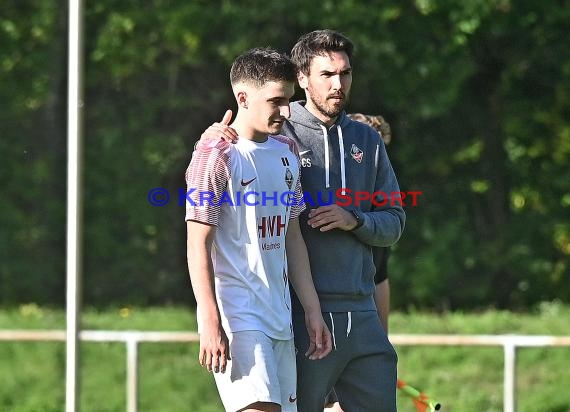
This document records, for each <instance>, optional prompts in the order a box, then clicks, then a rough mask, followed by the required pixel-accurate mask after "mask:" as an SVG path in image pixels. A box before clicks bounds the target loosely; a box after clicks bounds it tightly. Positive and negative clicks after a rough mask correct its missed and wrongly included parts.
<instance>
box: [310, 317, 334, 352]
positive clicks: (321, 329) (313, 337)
mask: <svg viewBox="0 0 570 412" xmlns="http://www.w3.org/2000/svg"><path fill="white" fill-rule="evenodd" d="M305 324H306V325H307V332H308V333H309V342H310V343H309V348H308V349H307V352H305V356H307V357H308V358H309V359H311V360H316V359H322V358H324V357H325V356H327V355H328V354H329V353H330V352H331V350H332V337H331V333H330V331H329V328H328V327H327V325H326V323H325V321H324V320H323V315H322V313H321V312H320V311H315V312H314V313H307V312H305Z"/></svg>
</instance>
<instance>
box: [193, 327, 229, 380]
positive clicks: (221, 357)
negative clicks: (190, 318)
mask: <svg viewBox="0 0 570 412" xmlns="http://www.w3.org/2000/svg"><path fill="white" fill-rule="evenodd" d="M228 359H230V344H229V341H228V337H227V336H226V332H224V329H222V326H221V325H220V324H219V322H206V323H204V328H203V331H202V332H201V333H200V354H199V355H198V361H199V362H200V365H201V366H202V367H204V368H206V369H207V370H208V372H212V371H214V372H216V373H217V372H222V373H224V372H225V371H226V366H227V362H228Z"/></svg>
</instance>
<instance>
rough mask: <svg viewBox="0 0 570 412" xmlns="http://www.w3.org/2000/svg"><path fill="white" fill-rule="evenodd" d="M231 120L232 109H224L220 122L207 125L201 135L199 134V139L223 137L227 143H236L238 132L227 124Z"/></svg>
mask: <svg viewBox="0 0 570 412" xmlns="http://www.w3.org/2000/svg"><path fill="white" fill-rule="evenodd" d="M231 120H232V111H231V110H226V114H224V117H223V118H222V121H221V122H220V123H214V124H212V125H211V126H210V127H208V128H207V129H206V130H205V131H204V133H202V136H200V141H205V140H208V139H223V140H225V141H226V142H228V143H237V141H238V134H237V132H236V131H235V129H234V128H232V127H230V126H228V125H229V124H230V121H231Z"/></svg>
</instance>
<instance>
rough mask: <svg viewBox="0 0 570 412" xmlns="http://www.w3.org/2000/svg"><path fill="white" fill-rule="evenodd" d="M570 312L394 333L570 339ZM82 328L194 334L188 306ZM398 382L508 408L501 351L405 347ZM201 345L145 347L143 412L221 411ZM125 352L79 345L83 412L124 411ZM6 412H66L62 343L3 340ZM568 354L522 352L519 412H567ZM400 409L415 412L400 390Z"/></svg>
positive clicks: (117, 314)
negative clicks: (202, 365)
mask: <svg viewBox="0 0 570 412" xmlns="http://www.w3.org/2000/svg"><path fill="white" fill-rule="evenodd" d="M568 319H570V306H563V305H560V304H544V305H543V306H541V307H540V308H539V309H538V310H537V311H535V312H533V313H511V312H498V311H488V312H482V313H475V314H469V313H448V314H444V315H438V314H430V313H410V314H402V313H394V314H392V316H391V320H390V328H391V333H394V334H396V333H434V334H435V333H437V334H440V333H445V334H528V335H568V334H569V330H568V326H567V324H568ZM81 323H82V328H83V329H99V330H129V329H130V330H146V331H151V330H167V331H187V330H194V329H195V317H194V314H193V313H192V312H191V311H189V310H187V309H184V308H144V309H143V308H134V309H133V308H115V309H108V310H105V311H96V310H92V309H86V310H85V311H84V312H83V314H82V322H81ZM64 327H65V313H64V312H63V311H61V310H52V309H48V308H39V307H37V306H35V305H33V304H31V305H23V306H21V307H19V308H12V309H4V310H0V329H63V328H64ZM396 349H397V351H398V356H399V376H400V377H401V378H402V379H404V380H405V381H406V382H408V383H409V384H410V385H412V386H414V387H415V388H417V389H419V390H422V391H424V392H426V393H427V394H428V395H431V396H432V397H433V398H435V399H437V400H438V401H440V402H441V403H442V404H443V408H442V411H456V412H470V411H473V412H475V411H477V412H480V411H486V412H492V411H501V410H502V394H503V386H502V382H503V351H502V348H501V347H473V346H468V347H467V346H465V347H447V346H441V347H428V346H424V347H422V346H399V347H397V348H396ZM197 351H198V346H197V344H171V343H163V344H156V343H142V344H140V347H139V411H141V412H163V411H164V412H167V411H168V412H177V411H192V412H194V411H196V412H216V411H221V410H222V407H221V403H220V401H219V399H218V394H217V391H216V388H215V385H214V382H213V379H212V377H211V375H209V374H207V373H205V372H204V370H203V369H202V368H200V367H199V365H198V363H197V357H198V352H197ZM125 355H126V349H125V345H124V344H122V343H82V344H81V360H82V368H81V389H82V391H81V410H82V412H91V411H92V412H105V411H124V410H125V404H126V396H125V391H126V388H125V379H126V372H125V363H126V359H125ZM0 365H1V366H0V411H10V412H12V411H13V412H51V411H54V412H55V411H57V412H60V411H62V410H64V406H63V405H64V402H65V388H64V380H65V346H64V344H63V343H22V342H19V343H7V342H0ZM568 387H570V348H568V347H564V348H519V349H518V351H517V393H518V397H517V404H518V411H519V412H536V411H541V412H565V411H569V410H570V395H568V392H567V388H568ZM398 394H399V395H398V403H399V411H400V412H413V411H415V409H414V407H413V405H412V402H411V401H410V400H409V399H407V398H405V397H404V396H403V395H402V394H401V392H400V391H398Z"/></svg>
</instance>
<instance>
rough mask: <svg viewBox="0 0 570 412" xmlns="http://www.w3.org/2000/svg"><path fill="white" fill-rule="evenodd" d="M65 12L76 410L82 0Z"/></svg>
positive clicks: (70, 330)
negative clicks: (66, 18)
mask: <svg viewBox="0 0 570 412" xmlns="http://www.w3.org/2000/svg"><path fill="white" fill-rule="evenodd" d="M68 13H69V19H68V72H67V79H68V84H67V265H66V266H67V267H66V273H67V290H66V322H67V329H66V337H65V349H66V358H65V360H66V364H65V382H66V384H65V411H66V412H75V411H78V410H79V378H78V375H79V374H78V369H79V368H78V365H79V362H78V361H79V350H78V343H79V338H78V335H79V334H78V326H79V322H78V314H79V313H80V310H79V307H80V291H81V287H80V284H81V282H80V281H81V273H80V271H81V210H82V208H81V197H82V196H81V184H80V181H81V179H80V178H81V170H82V167H81V141H82V113H83V111H82V108H83V96H82V88H83V83H82V75H83V72H82V70H83V64H82V59H83V24H82V23H83V21H82V20H83V0H69V2H68Z"/></svg>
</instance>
